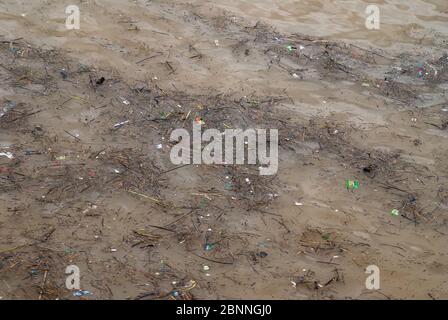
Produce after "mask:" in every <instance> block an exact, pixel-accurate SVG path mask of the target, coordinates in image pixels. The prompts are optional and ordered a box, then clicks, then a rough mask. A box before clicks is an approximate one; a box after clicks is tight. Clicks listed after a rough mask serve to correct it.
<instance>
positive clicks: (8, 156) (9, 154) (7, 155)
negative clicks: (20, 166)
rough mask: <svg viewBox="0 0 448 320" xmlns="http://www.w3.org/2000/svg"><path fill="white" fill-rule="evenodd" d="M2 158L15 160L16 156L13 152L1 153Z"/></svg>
mask: <svg viewBox="0 0 448 320" xmlns="http://www.w3.org/2000/svg"><path fill="white" fill-rule="evenodd" d="M1 156H4V157H7V158H8V159H13V158H14V155H13V154H12V153H11V152H0V157H1Z"/></svg>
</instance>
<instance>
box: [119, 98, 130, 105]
mask: <svg viewBox="0 0 448 320" xmlns="http://www.w3.org/2000/svg"><path fill="white" fill-rule="evenodd" d="M119 98H120V100H121V102H122V103H123V104H125V105H127V106H128V105H130V104H131V103H130V102H129V100H126V99H125V98H123V97H119Z"/></svg>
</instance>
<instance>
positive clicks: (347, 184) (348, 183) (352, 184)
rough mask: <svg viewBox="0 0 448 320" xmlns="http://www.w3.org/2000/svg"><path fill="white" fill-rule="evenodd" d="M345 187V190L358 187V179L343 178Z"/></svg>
mask: <svg viewBox="0 0 448 320" xmlns="http://www.w3.org/2000/svg"><path fill="white" fill-rule="evenodd" d="M345 187H346V188H347V190H350V189H353V190H356V189H358V188H359V181H358V180H345Z"/></svg>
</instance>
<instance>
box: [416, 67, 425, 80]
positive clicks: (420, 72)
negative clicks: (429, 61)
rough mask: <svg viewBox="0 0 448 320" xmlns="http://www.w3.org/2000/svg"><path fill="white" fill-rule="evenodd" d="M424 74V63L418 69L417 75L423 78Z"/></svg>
mask: <svg viewBox="0 0 448 320" xmlns="http://www.w3.org/2000/svg"><path fill="white" fill-rule="evenodd" d="M424 75H425V68H424V67H423V66H422V65H420V66H419V67H418V69H417V76H418V77H419V78H423V76H424Z"/></svg>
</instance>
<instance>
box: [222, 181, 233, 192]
mask: <svg viewBox="0 0 448 320" xmlns="http://www.w3.org/2000/svg"><path fill="white" fill-rule="evenodd" d="M224 189H225V190H228V191H232V190H233V183H232V182H231V181H227V182H226V183H225V184H224Z"/></svg>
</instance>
